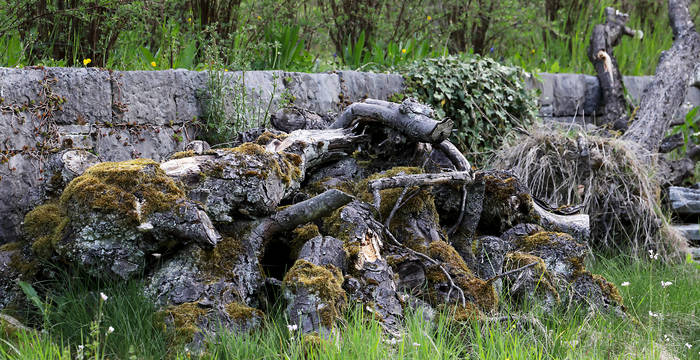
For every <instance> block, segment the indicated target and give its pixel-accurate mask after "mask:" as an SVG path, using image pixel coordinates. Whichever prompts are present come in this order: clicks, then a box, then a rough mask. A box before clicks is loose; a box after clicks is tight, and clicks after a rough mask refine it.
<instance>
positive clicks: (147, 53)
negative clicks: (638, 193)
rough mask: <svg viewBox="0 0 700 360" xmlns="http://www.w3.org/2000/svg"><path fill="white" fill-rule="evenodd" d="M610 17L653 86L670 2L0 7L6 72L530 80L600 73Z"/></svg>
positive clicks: (103, 1) (340, 0) (338, 0)
mask: <svg viewBox="0 0 700 360" xmlns="http://www.w3.org/2000/svg"><path fill="white" fill-rule="evenodd" d="M692 3H693V5H692V9H691V12H692V15H693V16H694V17H696V18H697V14H698V13H699V12H700V4H698V3H697V2H692ZM606 6H615V7H616V8H618V9H620V10H622V11H625V12H628V13H630V19H631V20H630V23H629V26H630V27H632V28H634V29H639V30H642V31H643V32H644V37H643V39H641V40H636V39H632V38H626V39H624V40H623V41H622V43H621V44H620V46H619V47H618V48H616V55H617V58H618V62H619V64H620V68H621V70H622V72H623V74H628V75H642V74H652V73H653V72H654V70H655V67H656V63H657V60H658V57H659V55H660V53H661V51H662V50H664V49H666V48H668V47H669V46H670V44H671V42H672V35H671V31H670V29H669V28H668V19H667V15H666V1H653V0H640V1H630V0H601V1H586V0H558V1H551V0H536V1H529V0H506V1H503V0H480V1H468V2H465V1H462V0H447V1H442V2H439V3H426V2H424V1H422V0H406V1H389V0H331V1H313V0H305V1H297V2H290V1H280V0H262V1H241V0H221V1H205V2H200V1H190V0H162V1H161V0H145V1H111V0H73V1H58V0H51V1H44V0H0V66H9V67H14V66H26V65H47V66H87V67H91V66H96V67H105V68H109V69H119V70H162V69H170V68H187V69H197V70H202V69H207V68H209V66H210V65H211V64H210V59H209V58H208V57H207V56H206V55H207V54H206V52H207V47H208V46H209V45H211V44H213V43H217V44H219V48H218V50H217V52H218V54H217V56H218V57H220V58H221V59H222V62H221V63H222V68H223V69H230V70H262V69H265V70H271V69H280V70H287V71H305V72H314V71H328V70H334V69H339V68H350V69H365V70H366V69H372V70H388V69H397V68H400V67H402V66H403V65H406V64H410V63H412V62H413V61H415V60H421V59H424V58H436V57H440V56H444V55H447V54H452V55H460V56H471V55H474V54H479V55H482V56H488V57H491V58H494V59H498V60H499V61H500V62H503V63H507V64H513V65H517V66H521V67H523V68H525V69H526V70H528V71H532V72H540V71H548V72H584V73H593V67H592V66H591V65H590V64H589V61H588V59H587V56H586V49H587V47H588V41H589V38H590V34H591V31H592V29H593V26H594V25H595V24H598V23H600V22H601V21H602V20H603V16H604V15H603V9H604V8H605V7H606Z"/></svg>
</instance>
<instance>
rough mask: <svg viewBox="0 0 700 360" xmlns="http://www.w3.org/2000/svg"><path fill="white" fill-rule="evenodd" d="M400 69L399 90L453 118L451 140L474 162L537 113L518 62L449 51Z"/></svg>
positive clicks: (480, 160)
mask: <svg viewBox="0 0 700 360" xmlns="http://www.w3.org/2000/svg"><path fill="white" fill-rule="evenodd" d="M402 72H403V74H404V78H405V79H406V91H405V92H404V94H402V95H403V96H411V97H416V98H418V99H419V100H421V101H422V102H425V103H427V104H431V105H432V106H433V107H434V108H435V110H436V112H437V114H438V116H440V117H444V116H446V117H449V118H451V119H452V120H453V121H454V123H455V129H454V130H453V134H452V141H453V142H454V143H455V145H457V146H458V147H459V148H460V150H462V151H463V152H465V154H466V155H467V157H468V158H470V160H473V161H475V162H476V164H482V163H483V161H484V160H485V159H486V156H487V155H488V154H489V153H490V152H491V151H492V150H493V149H495V148H497V147H498V146H499V145H500V144H501V143H502V142H503V138H504V137H505V136H507V134H509V132H511V131H510V130H511V129H512V128H514V127H517V126H526V125H528V124H530V123H532V122H533V121H534V119H535V115H536V111H537V106H536V103H535V97H534V96H533V94H532V93H531V92H530V91H528V90H527V89H526V88H525V85H524V84H523V82H522V79H523V76H525V74H524V72H523V71H522V69H520V68H516V67H508V66H504V65H501V64H499V63H497V62H496V61H494V60H492V59H489V58H482V57H478V56H477V57H474V58H470V59H467V60H462V59H460V58H458V57H455V56H448V57H441V58H437V59H424V60H421V61H418V62H415V63H413V64H411V65H409V66H408V67H407V68H406V69H405V70H404V71H402Z"/></svg>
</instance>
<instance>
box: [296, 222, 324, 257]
mask: <svg viewBox="0 0 700 360" xmlns="http://www.w3.org/2000/svg"><path fill="white" fill-rule="evenodd" d="M292 233H293V234H294V237H293V238H292V241H291V244H290V248H291V249H290V250H291V251H290V252H289V258H290V259H296V258H298V257H299V252H300V251H301V248H302V247H303V246H304V244H306V242H307V241H309V240H311V239H313V238H315V237H316V236H319V235H321V233H320V232H319V230H318V226H316V224H313V223H308V224H306V225H302V226H298V227H297V228H296V229H294V231H293V232H292Z"/></svg>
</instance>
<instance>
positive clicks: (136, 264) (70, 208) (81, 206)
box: [25, 160, 220, 279]
mask: <svg viewBox="0 0 700 360" xmlns="http://www.w3.org/2000/svg"><path fill="white" fill-rule="evenodd" d="M43 212H44V211H43V209H41V210H40V209H39V208H36V209H35V210H34V211H33V212H31V213H30V214H28V215H27V219H25V222H26V221H28V220H32V221H33V223H36V225H35V226H34V228H35V229H41V228H42V225H41V224H42V223H43V221H45V220H44V219H43V218H42V217H43V216H44V215H43ZM60 216H61V219H60V221H52V222H51V226H52V227H53V231H51V232H50V233H49V234H46V236H49V238H48V239H46V240H44V241H46V242H47V244H46V245H43V247H47V246H48V247H52V248H53V249H54V250H55V251H56V252H57V253H58V254H59V255H60V256H61V257H63V258H64V259H66V260H68V261H70V262H72V263H74V264H77V265H81V266H84V267H86V270H87V271H88V272H89V273H91V274H92V275H94V276H99V277H115V276H116V277H120V278H123V279H128V278H131V277H132V276H134V274H138V273H141V272H143V270H144V269H145V264H146V257H147V254H149V253H159V252H164V251H168V249H169V248H172V247H173V246H174V245H175V244H178V243H182V244H186V243H189V242H192V243H197V244H199V245H200V246H203V247H212V246H214V245H215V244H216V243H217V242H218V241H219V239H220V236H219V234H218V233H217V232H216V230H215V229H214V228H213V226H212V224H211V222H210V221H209V218H208V217H207V215H206V213H205V212H204V211H203V209H202V208H201V206H200V205H198V204H196V203H194V202H192V201H191V200H188V199H186V198H185V197H184V193H183V192H182V190H180V189H179V188H178V187H177V186H176V185H175V183H174V182H173V181H172V180H171V179H170V178H168V177H167V176H166V175H165V173H163V171H162V170H160V168H159V166H158V163H155V162H153V161H150V160H133V161H126V162H121V163H102V164H99V165H96V166H93V167H91V168H90V169H88V170H87V171H86V172H85V173H84V174H83V175H81V176H79V177H77V178H75V179H73V181H71V183H70V184H69V185H68V186H67V187H66V189H65V190H64V191H63V193H62V194H61V198H60ZM46 226H49V225H46ZM27 231H28V233H29V234H30V235H32V232H37V234H36V235H39V233H38V230H32V229H31V228H29V229H28V230H27Z"/></svg>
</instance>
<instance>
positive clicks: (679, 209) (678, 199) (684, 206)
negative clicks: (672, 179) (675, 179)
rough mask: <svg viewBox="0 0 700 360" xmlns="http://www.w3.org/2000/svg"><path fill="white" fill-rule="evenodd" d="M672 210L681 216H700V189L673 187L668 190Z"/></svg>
mask: <svg viewBox="0 0 700 360" xmlns="http://www.w3.org/2000/svg"><path fill="white" fill-rule="evenodd" d="M668 199H669V200H670V202H671V210H673V211H674V212H675V213H677V214H680V215H700V189H690V188H685V187H678V186H671V187H669V188H668Z"/></svg>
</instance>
